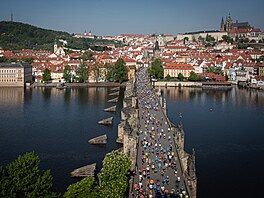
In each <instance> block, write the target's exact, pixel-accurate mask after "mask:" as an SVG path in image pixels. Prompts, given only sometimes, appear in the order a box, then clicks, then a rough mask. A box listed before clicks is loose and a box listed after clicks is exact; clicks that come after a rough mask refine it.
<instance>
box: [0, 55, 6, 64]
mask: <svg viewBox="0 0 264 198" xmlns="http://www.w3.org/2000/svg"><path fill="white" fill-rule="evenodd" d="M4 62H8V59H7V58H6V57H5V56H2V57H0V63H4Z"/></svg>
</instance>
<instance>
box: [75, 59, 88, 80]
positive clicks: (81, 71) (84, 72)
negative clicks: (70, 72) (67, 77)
mask: <svg viewBox="0 0 264 198" xmlns="http://www.w3.org/2000/svg"><path fill="white" fill-rule="evenodd" d="M89 73H90V69H89V67H88V66H87V65H86V64H85V63H82V64H81V65H80V66H79V67H78V68H77V70H76V74H77V76H78V78H77V79H78V82H80V83H84V82H85V81H86V80H89Z"/></svg>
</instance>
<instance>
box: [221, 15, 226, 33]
mask: <svg viewBox="0 0 264 198" xmlns="http://www.w3.org/2000/svg"><path fill="white" fill-rule="evenodd" d="M224 31H225V23H224V18H223V17H222V21H221V25H220V32H224Z"/></svg>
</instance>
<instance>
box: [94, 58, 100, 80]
mask: <svg viewBox="0 0 264 198" xmlns="http://www.w3.org/2000/svg"><path fill="white" fill-rule="evenodd" d="M93 73H94V76H95V81H96V82H98V80H99V78H100V76H101V71H100V66H99V63H97V62H96V63H95V66H94V68H93Z"/></svg>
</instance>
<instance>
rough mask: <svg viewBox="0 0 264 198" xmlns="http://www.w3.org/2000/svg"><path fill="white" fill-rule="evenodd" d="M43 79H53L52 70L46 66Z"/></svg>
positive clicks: (46, 80) (45, 80)
mask: <svg viewBox="0 0 264 198" xmlns="http://www.w3.org/2000/svg"><path fill="white" fill-rule="evenodd" d="M42 80H43V81H44V82H45V83H46V82H48V81H50V80H51V72H50V70H49V69H48V68H46V69H45V70H44V72H43V74H42Z"/></svg>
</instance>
